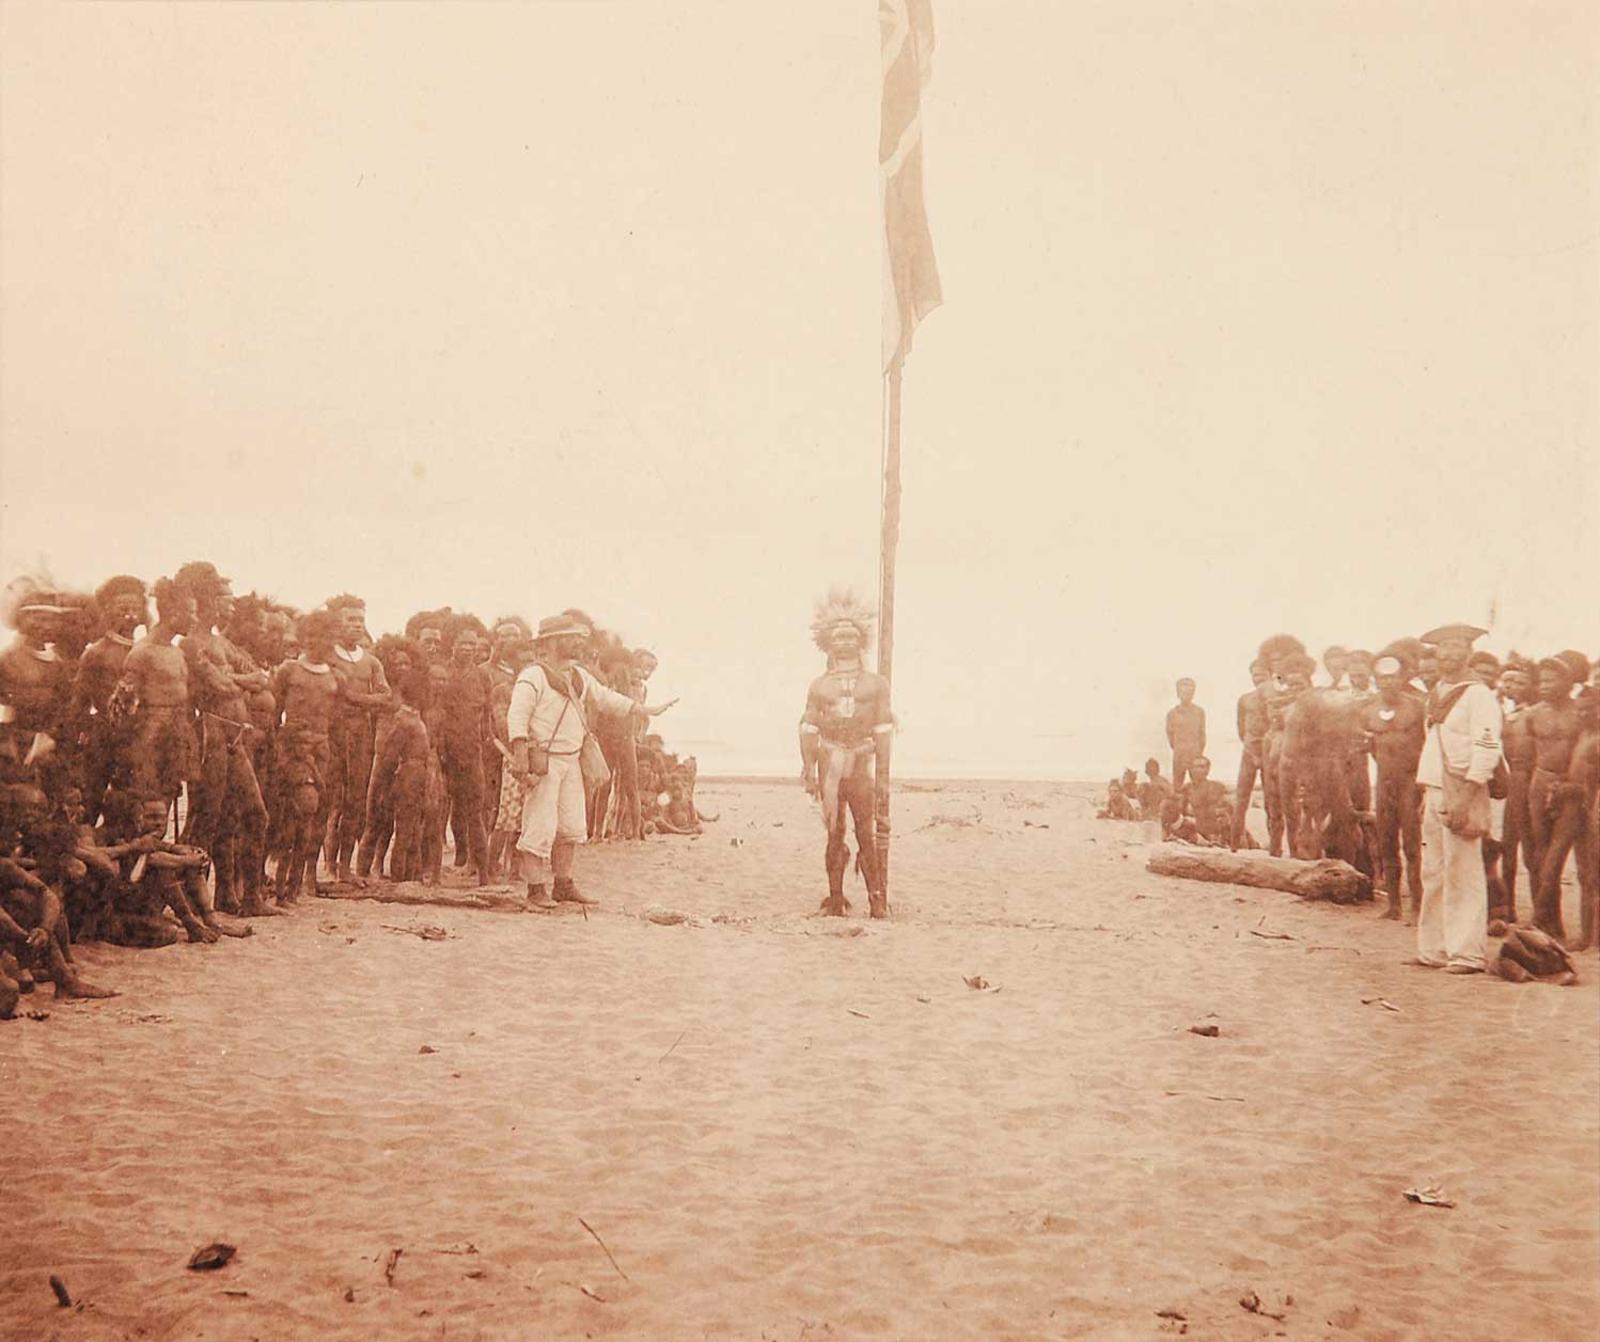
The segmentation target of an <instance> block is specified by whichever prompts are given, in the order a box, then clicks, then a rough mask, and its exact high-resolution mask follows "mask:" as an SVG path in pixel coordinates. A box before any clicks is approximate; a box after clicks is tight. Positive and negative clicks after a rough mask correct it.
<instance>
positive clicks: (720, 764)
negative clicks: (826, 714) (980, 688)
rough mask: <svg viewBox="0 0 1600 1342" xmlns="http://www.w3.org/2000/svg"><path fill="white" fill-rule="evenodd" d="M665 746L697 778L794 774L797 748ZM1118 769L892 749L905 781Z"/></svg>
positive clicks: (1071, 775)
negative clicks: (693, 767) (690, 763)
mask: <svg viewBox="0 0 1600 1342" xmlns="http://www.w3.org/2000/svg"><path fill="white" fill-rule="evenodd" d="M667 745H668V749H670V750H673V751H676V752H677V753H678V754H679V755H693V756H694V757H695V759H696V760H697V761H698V763H699V765H700V777H701V778H705V779H714V778H774V779H791V778H798V776H799V773H800V752H799V746H798V745H796V747H795V753H794V754H793V755H790V756H775V755H773V754H771V753H765V754H763V753H760V752H755V751H743V750H739V749H738V748H737V747H736V746H732V745H730V744H729V743H728V742H723V741H688V740H679V741H673V740H671V739H670V738H669V740H668V743H667ZM1118 772H1120V769H1119V768H1113V767H1111V766H1109V765H1104V766H1101V765H1086V764H1081V763H1074V762H1072V761H1069V760H1062V761H1059V762H1054V763H1051V762H1045V763H1041V762H1039V761H1037V760H1028V761H1024V760H1016V761H1007V760H994V759H989V760H974V759H962V758H959V757H954V756H944V757H938V756H932V757H930V756H927V755H917V754H912V753H910V752H907V753H906V754H901V753H899V752H896V754H895V757H894V776H895V777H896V778H905V779H941V780H950V779H972V780H974V781H982V782H1008V783H1009V782H1058V783H1079V782H1085V781H1102V780H1104V779H1106V778H1110V777H1112V776H1113V775H1115V774H1116V773H1118Z"/></svg>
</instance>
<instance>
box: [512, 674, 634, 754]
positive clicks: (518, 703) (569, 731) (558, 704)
mask: <svg viewBox="0 0 1600 1342" xmlns="http://www.w3.org/2000/svg"><path fill="white" fill-rule="evenodd" d="M572 670H573V671H574V672H576V673H577V676H578V678H579V680H580V681H581V682H582V685H583V697H582V701H581V702H579V703H574V702H573V701H572V700H571V699H569V698H568V697H567V696H566V695H564V694H562V693H561V691H560V690H558V689H556V688H555V687H554V686H553V685H551V683H550V678H549V676H548V675H546V674H545V670H544V668H543V667H542V666H540V665H539V664H538V663H537V662H533V663H530V664H529V665H528V666H525V667H523V668H522V670H521V671H519V672H518V673H517V679H516V683H515V684H514V685H512V687H511V706H510V707H509V708H508V709H507V710H506V739H507V740H509V741H511V742H512V743H513V744H514V743H515V742H517V741H532V742H533V743H534V744H535V745H538V746H543V747H544V748H545V749H546V750H548V751H549V752H550V753H551V754H552V755H576V754H577V753H578V751H579V750H581V749H582V748H583V738H584V735H585V734H586V733H587V732H588V730H589V720H590V719H591V718H594V717H601V716H604V715H606V714H610V713H631V712H632V711H633V709H634V707H635V704H634V701H633V700H632V699H630V698H629V697H628V696H627V695H625V694H618V693H617V692H616V691H615V690H613V689H608V688H607V687H606V686H604V685H602V684H601V683H600V682H599V681H598V680H596V679H595V678H594V676H593V675H591V674H590V673H589V672H588V671H587V670H585V669H584V668H583V667H581V666H574V667H573V668H572Z"/></svg>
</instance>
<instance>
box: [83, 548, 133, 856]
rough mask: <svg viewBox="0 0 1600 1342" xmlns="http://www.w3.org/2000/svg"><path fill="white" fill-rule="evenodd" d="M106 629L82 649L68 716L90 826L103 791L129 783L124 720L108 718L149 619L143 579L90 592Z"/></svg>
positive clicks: (116, 581)
mask: <svg viewBox="0 0 1600 1342" xmlns="http://www.w3.org/2000/svg"><path fill="white" fill-rule="evenodd" d="M94 599H95V605H96V607H97V608H98V609H99V611H100V618H101V620H102V621H103V629H104V633H102V635H101V636H100V637H99V638H98V639H96V640H95V641H94V642H93V643H91V644H90V645H89V646H88V648H86V649H85V650H84V654H83V656H82V657H81V658H80V659H79V661H78V674H77V678H76V679H75V680H74V681H73V685H72V709H71V717H72V721H73V723H74V725H75V729H76V731H77V733H78V737H79V739H80V740H81V741H82V742H83V806H84V818H85V820H86V821H87V822H88V823H89V824H91V825H92V824H94V822H95V821H96V820H97V819H98V818H99V816H100V812H101V808H102V806H103V804H104V802H105V796H106V791H107V790H108V789H109V788H112V787H118V788H125V787H127V786H128V785H129V784H130V783H131V782H132V779H131V777H129V776H127V772H126V769H125V768H122V769H120V770H119V768H118V765H119V763H120V764H123V765H125V764H126V760H127V749H128V740H127V724H125V723H124V724H122V726H121V727H116V726H113V725H112V722H111V696H112V695H113V694H114V693H115V692H116V688H117V682H118V681H120V680H121V679H122V667H123V664H124V663H125V662H126V661H127V660H128V654H129V653H130V652H132V651H133V636H134V633H135V631H136V630H137V629H138V628H139V626H140V625H144V624H148V623H149V621H150V604H149V601H148V598H147V594H146V591H145V585H144V583H143V581H141V580H140V579H138V578H135V577H132V576H130V575H128V574H119V575H118V576H117V577H115V578H109V579H107V580H106V581H105V582H103V583H101V584H100V586H99V587H98V588H97V589H96V591H95V594H94Z"/></svg>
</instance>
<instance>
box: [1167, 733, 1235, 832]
mask: <svg viewBox="0 0 1600 1342" xmlns="http://www.w3.org/2000/svg"><path fill="white" fill-rule="evenodd" d="M1188 774H1189V781H1188V782H1187V783H1185V784H1184V785H1183V786H1182V787H1181V788H1179V789H1178V791H1177V792H1176V793H1175V794H1174V796H1173V797H1172V798H1171V800H1170V801H1169V802H1168V803H1167V814H1166V815H1164V816H1163V817H1162V821H1161V829H1162V833H1163V834H1164V835H1165V836H1166V837H1168V838H1172V839H1179V840H1182V841H1183V842H1184V843H1194V844H1200V845H1203V846H1206V847H1212V848H1220V847H1223V846H1226V845H1228V844H1230V843H1231V841H1232V838H1233V833H1232V831H1233V817H1232V814H1231V808H1230V807H1229V806H1228V789H1227V788H1226V787H1224V786H1223V785H1222V784H1221V783H1219V782H1217V781H1216V780H1215V779H1213V778H1212V777H1211V761H1210V760H1208V759H1207V758H1206V757H1205V756H1204V755H1197V756H1195V758H1194V759H1192V760H1190V761H1189V765H1188Z"/></svg>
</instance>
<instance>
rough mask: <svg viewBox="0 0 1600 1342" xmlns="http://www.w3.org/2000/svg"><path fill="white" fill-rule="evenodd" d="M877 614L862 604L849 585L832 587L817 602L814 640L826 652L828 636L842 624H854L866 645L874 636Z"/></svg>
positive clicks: (814, 618) (814, 615)
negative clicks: (873, 630) (873, 627)
mask: <svg viewBox="0 0 1600 1342" xmlns="http://www.w3.org/2000/svg"><path fill="white" fill-rule="evenodd" d="M876 619H877V615H876V614H875V613H874V612H873V611H871V610H869V609H868V608H867V607H866V606H863V605H862V604H861V601H860V599H859V598H858V597H857V596H856V594H855V593H854V592H853V591H851V590H850V589H849V588H848V587H830V588H829V589H828V595H827V596H825V597H823V598H822V599H821V600H820V601H818V602H817V604H816V607H815V611H814V614H813V616H812V620H811V638H812V641H813V642H814V643H815V644H816V645H817V646H818V647H819V648H821V649H822V650H823V651H824V652H826V651H827V650H828V637H829V635H830V634H832V633H833V631H834V630H835V629H837V628H838V627H839V626H840V625H842V624H848V625H853V626H854V627H855V630H856V632H857V633H858V634H860V635H861V645H862V647H865V646H866V645H867V641H868V640H869V639H870V638H871V637H872V625H873V622H874V621H875V620H876Z"/></svg>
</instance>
